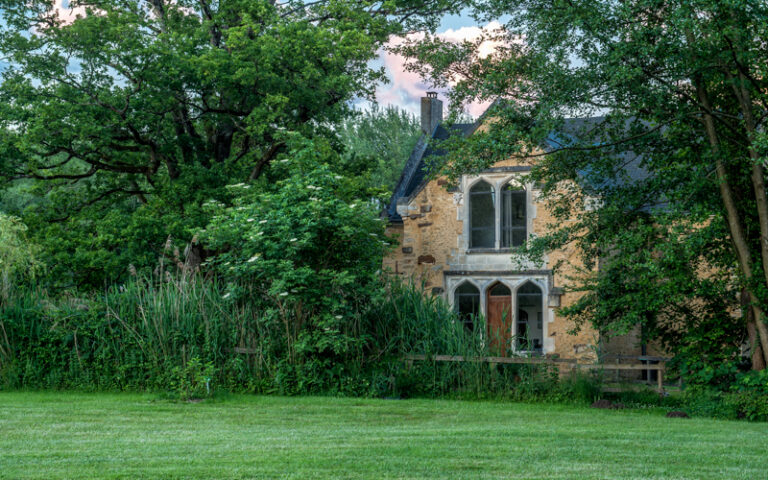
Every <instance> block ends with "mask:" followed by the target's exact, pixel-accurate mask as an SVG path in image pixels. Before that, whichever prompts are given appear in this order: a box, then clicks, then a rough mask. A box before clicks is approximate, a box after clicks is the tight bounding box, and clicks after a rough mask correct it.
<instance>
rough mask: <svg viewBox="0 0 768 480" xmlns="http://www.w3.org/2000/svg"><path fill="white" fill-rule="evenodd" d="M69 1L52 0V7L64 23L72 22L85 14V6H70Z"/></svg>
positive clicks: (70, 0)
mask: <svg viewBox="0 0 768 480" xmlns="http://www.w3.org/2000/svg"><path fill="white" fill-rule="evenodd" d="M71 2H72V0H69V1H67V0H54V2H53V9H54V11H55V12H56V15H57V16H58V17H59V20H61V21H62V22H64V24H65V25H69V24H70V23H72V22H74V21H75V20H77V17H85V15H86V12H85V8H83V7H72V6H70V4H71Z"/></svg>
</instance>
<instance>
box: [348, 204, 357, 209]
mask: <svg viewBox="0 0 768 480" xmlns="http://www.w3.org/2000/svg"><path fill="white" fill-rule="evenodd" d="M356 206H357V204H356V203H353V204H352V205H350V206H349V208H355V207H356Z"/></svg>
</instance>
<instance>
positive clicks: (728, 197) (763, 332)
mask: <svg viewBox="0 0 768 480" xmlns="http://www.w3.org/2000/svg"><path fill="white" fill-rule="evenodd" d="M693 83H694V85H695V87H696V95H697V96H698V99H699V102H700V103H701V105H702V107H704V114H703V121H704V127H705V130H706V134H707V139H708V140H709V144H710V147H711V148H712V153H713V154H714V155H713V156H714V158H715V172H716V174H717V180H718V184H719V188H720V197H721V198H722V200H723V205H724V207H725V220H726V222H727V224H728V229H729V232H730V234H731V243H732V244H733V247H734V249H735V250H736V258H737V260H738V264H739V268H740V269H741V272H742V274H743V275H744V279H745V281H746V283H747V286H748V288H750V287H749V285H750V284H751V283H752V279H753V272H752V258H751V255H750V251H749V244H748V243H747V240H746V236H745V235H744V228H743V226H742V224H741V218H740V217H739V211H738V207H737V206H736V202H735V200H734V196H733V190H731V186H730V184H729V183H728V175H727V172H726V169H725V165H724V164H723V159H722V157H721V156H720V155H721V152H720V139H719V137H718V135H717V129H716V128H715V120H714V118H713V117H712V105H711V103H710V101H709V95H708V94H707V90H706V87H705V86H704V83H703V81H702V80H701V79H700V78H694V79H693ZM749 293H750V297H751V299H752V302H751V303H752V310H753V311H754V314H755V327H756V328H757V331H758V333H759V337H760V346H761V347H762V351H763V359H764V360H765V361H766V363H768V328H767V327H766V325H765V322H764V321H763V319H764V318H765V316H764V314H763V311H762V309H761V308H760V307H759V306H758V303H759V298H758V297H757V296H756V295H755V294H754V292H753V291H752V289H751V288H750V290H749Z"/></svg>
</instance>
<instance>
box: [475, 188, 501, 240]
mask: <svg viewBox="0 0 768 480" xmlns="http://www.w3.org/2000/svg"><path fill="white" fill-rule="evenodd" d="M469 203H470V205H469V208H470V212H469V216H470V240H469V246H470V247H473V248H478V247H479V248H493V247H495V246H496V208H495V206H494V199H493V187H491V186H490V185H489V184H488V183H486V182H480V183H478V184H476V185H475V186H474V187H472V189H471V190H470V192H469Z"/></svg>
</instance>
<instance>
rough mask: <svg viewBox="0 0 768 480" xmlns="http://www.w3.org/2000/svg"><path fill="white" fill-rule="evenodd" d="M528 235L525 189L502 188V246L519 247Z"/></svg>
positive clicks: (508, 186)
mask: <svg viewBox="0 0 768 480" xmlns="http://www.w3.org/2000/svg"><path fill="white" fill-rule="evenodd" d="M526 237H527V222H526V201H525V190H515V189H514V188H513V187H512V186H511V185H507V186H505V187H504V188H503V189H502V190H501V246H502V247H519V246H520V245H522V244H523V243H525V240H526Z"/></svg>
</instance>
